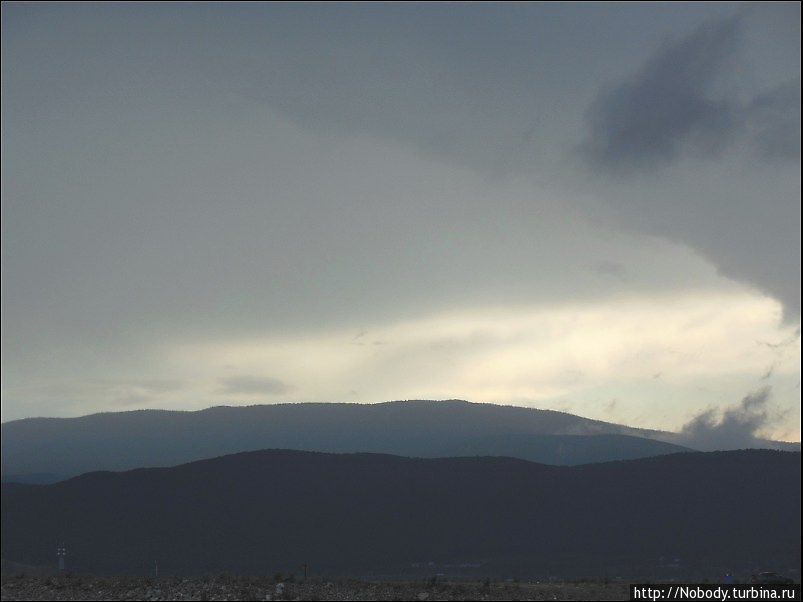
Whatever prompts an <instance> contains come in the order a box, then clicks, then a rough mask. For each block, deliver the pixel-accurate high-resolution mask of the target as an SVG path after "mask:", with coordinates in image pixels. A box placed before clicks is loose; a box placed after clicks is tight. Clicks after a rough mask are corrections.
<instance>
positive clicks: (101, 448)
mask: <svg viewBox="0 0 803 602" xmlns="http://www.w3.org/2000/svg"><path fill="white" fill-rule="evenodd" d="M656 434H657V433H656V432H655V431H645V430H640V429H634V428H629V427H626V426H621V425H618V424H612V423H606V422H600V421H596V420H590V419H587V418H581V417H579V416H573V415H571V414H565V413H562V412H554V411H549V410H535V409H530V408H520V407H512V406H499V405H494V404H477V403H468V402H465V401H439V402H435V401H406V402H390V403H380V404H330V403H304V404H279V405H262V406H248V407H215V408H209V409H207V410H201V411H198V412H173V411H163V410H143V411H135V412H119V413H103V414H93V415H90V416H83V417H81V418H29V419H24V420H16V421H12V422H7V423H4V424H3V425H2V473H3V475H4V477H5V479H4V480H6V481H8V480H9V477H8V476H7V475H17V476H16V477H15V478H16V479H17V480H26V479H27V477H26V476H25V475H31V474H41V473H50V474H55V475H59V477H55V478H54V479H53V480H58V478H65V477H69V476H74V475H77V474H81V473H84V472H88V471H92V470H127V469H131V468H137V467H142V466H173V465H176V464H180V463H183V462H191V461H193V460H199V459H202V458H211V457H216V456H220V455H224V454H230V453H236V452H241V451H253V450H258V449H267V448H281V449H297V450H307V451H322V452H336V453H341V452H343V453H348V452H375V453H387V454H397V455H403V456H417V457H447V456H460V455H506V456H511V457H518V458H522V459H526V460H532V461H536V462H544V463H554V464H578V463H586V462H602V461H608V460H621V459H629V458H637V457H646V456H653V455H658V454H665V453H672V452H677V451H683V450H686V449H687V448H684V447H680V446H677V445H672V444H669V443H664V442H661V441H656V440H653V439H649V438H646V437H652V436H654V435H656ZM588 435H606V436H605V437H600V438H587V437H586V436H588ZM667 435H669V434H668V433H667ZM637 437H640V438H638V439H637ZM28 480H29V479H28ZM51 482H52V481H51Z"/></svg>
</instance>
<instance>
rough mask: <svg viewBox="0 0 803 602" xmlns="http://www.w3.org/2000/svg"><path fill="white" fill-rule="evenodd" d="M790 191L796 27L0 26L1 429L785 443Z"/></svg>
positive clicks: (352, 15)
mask: <svg viewBox="0 0 803 602" xmlns="http://www.w3.org/2000/svg"><path fill="white" fill-rule="evenodd" d="M800 175H801V174H800V6H799V4H798V3H757V4H741V3H740V4H735V3H711V4H709V3H666V4H660V3H644V4H641V3H619V4H605V3H595V4H592V3H567V4H560V3H550V4H526V3H516V4H512V3H511V4H481V3H478V4H460V3H455V4H445V3H444V4H438V3H430V4H415V3H397V4H379V3H377V4H359V5H357V4H354V5H352V4H334V3H330V4H309V3H292V4H237V3H231V2H230V3H225V4H223V3H219V4H212V3H198V4H194V3H188V4H160V3H142V4H112V3H108V4H71V3H58V4H26V3H17V2H6V3H3V5H2V200H3V203H2V419H3V421H8V420H14V419H18V418H23V417H29V416H77V415H83V414H87V413H92V412H99V411H121V410H132V409H140V408H171V409H187V410H192V409H200V408H204V407H208V406H213V405H245V404H254V403H276V402H300V401H331V402H364V403H367V402H379V401H388V400H395V399H449V398H460V399H467V400H471V401H477V402H492V403H500V404H513V405H521V406H528V407H536V408H550V409H558V410H562V411H567V412H572V413H576V414H580V415H583V416H588V417H592V418H598V419H602V420H608V421H612V422H619V423H623V424H628V425H631V426H639V427H645V428H654V429H666V430H684V431H686V432H698V431H699V430H700V428H701V425H702V426H705V427H706V428H708V430H709V431H714V430H716V428H717V427H721V428H722V429H723V430H727V429H728V428H729V425H732V424H734V423H738V424H739V425H740V428H742V430H743V431H744V430H745V429H746V433H747V435H748V436H751V437H752V436H761V437H770V438H777V439H783V440H790V441H799V440H800V203H799V198H800ZM734 421H735V422H734ZM743 434H744V433H743Z"/></svg>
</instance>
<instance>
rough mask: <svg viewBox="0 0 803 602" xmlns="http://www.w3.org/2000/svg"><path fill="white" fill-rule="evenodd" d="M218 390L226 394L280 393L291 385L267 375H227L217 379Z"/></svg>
mask: <svg viewBox="0 0 803 602" xmlns="http://www.w3.org/2000/svg"><path fill="white" fill-rule="evenodd" d="M219 382H220V385H221V388H220V392H221V393H225V394H228V395H281V394H283V393H287V392H289V391H291V390H292V387H290V386H289V385H287V384H286V383H284V382H282V381H281V380H279V379H277V378H271V377H269V376H250V375H240V376H227V377H224V378H221V379H219Z"/></svg>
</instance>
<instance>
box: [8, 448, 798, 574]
mask: <svg viewBox="0 0 803 602" xmlns="http://www.w3.org/2000/svg"><path fill="white" fill-rule="evenodd" d="M800 467H801V466H800V454H799V453H794V452H777V451H766V450H765V451H758V450H746V451H733V452H709V453H681V454H671V455H667V456H660V457H655V458H646V459H640V460H631V461H621V462H610V463H604V464H589V465H584V466H576V467H561V466H546V465H541V464H535V463H532V462H527V461H523V460H518V459H512V458H488V457H478V458H446V459H411V458H401V457H396V456H388V455H376V454H346V455H332V454H320V453H310V452H296V451H286V450H264V451H259V452H249V453H241V454H235V455H230V456H225V457H221V458H215V459H211V460H203V461H199V462H193V463H190V464H185V465H182V466H177V467H173V468H154V469H139V470H133V471H129V472H123V473H109V472H96V473H90V474H85V475H82V476H80V477H76V478H74V479H70V480H67V481H64V482H61V483H56V484H53V485H20V484H4V485H3V486H2V504H3V513H2V528H3V538H2V555H3V558H5V559H7V560H11V561H14V562H21V563H28V564H34V565H41V564H47V563H49V562H52V557H53V553H54V549H55V546H56V544H57V542H61V541H64V542H67V545H68V547H69V563H70V567H71V569H72V570H75V571H79V572H101V573H107V572H123V573H150V572H151V571H152V567H153V563H154V561H155V560H156V561H158V563H159V567H160V568H159V570H160V574H174V573H179V574H182V573H198V572H208V571H215V572H217V571H224V570H225V571H236V572H242V573H251V574H259V573H262V574H265V573H267V574H273V573H274V572H276V571H282V572H290V571H294V572H297V573H298V572H299V571H300V567H301V565H302V564H304V563H309V565H310V567H311V569H312V570H313V571H314V573H316V574H321V573H328V574H332V573H338V574H344V573H345V574H378V573H382V574H408V575H409V574H416V573H417V574H421V573H422V572H423V573H425V574H433V573H435V572H445V573H448V574H475V575H476V574H479V575H493V576H515V575H519V576H537V575H542V576H543V575H549V574H551V575H561V576H581V575H582V576H597V577H602V576H605V575H610V576H613V575H623V576H625V577H632V576H642V577H643V576H651V575H659V574H662V571H663V572H666V571H667V570H668V569H667V568H666V567H665V566H663V565H666V564H675V565H677V566H676V567H675V568H674V569H671V570H670V573H671V574H672V575H673V576H675V577H681V578H687V579H688V578H698V579H699V578H703V577H708V578H710V577H714V576H719V575H721V574H722V572H724V571H725V570H731V571H751V570H754V569H755V568H756V567H757V566H767V565H770V566H773V567H779V568H780V569H782V570H787V569H789V568H793V567H799V566H800V539H799V533H800ZM675 559H678V560H675ZM429 563H432V564H431V565H430V564H429ZM416 565H418V567H419V568H416ZM662 566H663V568H662Z"/></svg>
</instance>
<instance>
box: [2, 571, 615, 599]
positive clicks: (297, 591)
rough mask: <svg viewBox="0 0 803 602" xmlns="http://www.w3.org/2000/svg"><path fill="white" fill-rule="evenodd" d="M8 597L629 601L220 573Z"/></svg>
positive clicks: (562, 591)
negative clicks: (284, 579)
mask: <svg viewBox="0 0 803 602" xmlns="http://www.w3.org/2000/svg"><path fill="white" fill-rule="evenodd" d="M2 599H3V600H626V599H628V589H627V585H626V584H622V583H610V584H605V583H508V582H506V583H489V582H484V583H482V582H480V583H477V582H464V583H447V582H442V583H437V582H424V581H421V582H410V581H408V582H365V581H357V580H342V579H341V580H332V581H327V580H323V579H309V580H306V581H300V582H290V581H280V580H277V579H271V578H268V577H242V576H229V575H220V576H215V577H193V578H174V577H165V578H160V579H148V578H141V577H140V578H136V577H105V578H104V577H89V576H82V575H68V576H64V577H32V576H22V575H18V576H13V575H9V576H3V578H2Z"/></svg>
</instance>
